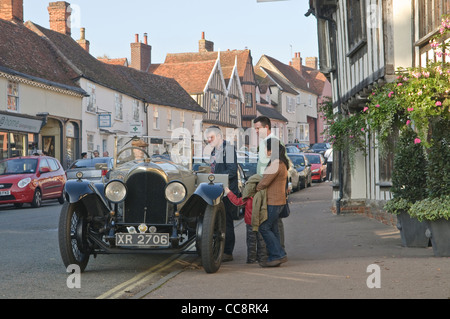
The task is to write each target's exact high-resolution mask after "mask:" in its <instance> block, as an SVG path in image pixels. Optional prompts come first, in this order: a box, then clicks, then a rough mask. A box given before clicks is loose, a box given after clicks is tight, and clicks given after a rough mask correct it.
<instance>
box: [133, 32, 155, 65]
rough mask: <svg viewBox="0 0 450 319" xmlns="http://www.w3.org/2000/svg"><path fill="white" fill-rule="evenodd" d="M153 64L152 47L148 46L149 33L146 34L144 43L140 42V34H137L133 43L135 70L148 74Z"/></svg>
mask: <svg viewBox="0 0 450 319" xmlns="http://www.w3.org/2000/svg"><path fill="white" fill-rule="evenodd" d="M151 63H152V47H151V46H150V45H148V36H147V33H144V43H142V42H139V34H136V39H135V42H134V43H131V64H130V66H131V67H132V68H133V69H136V70H139V71H145V72H147V70H148V68H149V67H150V64H151Z"/></svg>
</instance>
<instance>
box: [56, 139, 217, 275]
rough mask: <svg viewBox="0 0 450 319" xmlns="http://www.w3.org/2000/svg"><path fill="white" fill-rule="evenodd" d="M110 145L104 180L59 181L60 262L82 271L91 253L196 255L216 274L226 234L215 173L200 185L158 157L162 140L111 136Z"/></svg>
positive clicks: (190, 173)
mask: <svg viewBox="0 0 450 319" xmlns="http://www.w3.org/2000/svg"><path fill="white" fill-rule="evenodd" d="M145 139H147V142H145ZM138 140H139V141H140V142H139V141H138ZM142 141H144V143H142ZM152 142H153V143H152ZM139 143H140V144H139ZM155 143H156V144H155ZM115 144H116V145H115V151H114V163H115V165H114V167H113V169H112V170H110V171H109V172H108V174H107V179H106V181H105V182H103V183H93V182H90V181H88V180H85V179H83V176H82V173H79V175H78V176H77V179H75V180H70V181H68V182H67V183H66V186H65V198H66V202H65V204H64V205H63V208H62V210H61V216H60V220H59V232H58V238H59V246H60V252H61V257H62V260H63V262H64V264H65V266H66V267H67V266H68V265H70V264H76V265H78V266H79V267H80V269H81V271H84V270H85V268H86V266H87V264H88V261H89V257H90V256H91V255H93V256H96V255H98V254H126V253H197V254H198V255H200V256H201V261H202V266H203V267H204V269H205V271H206V272H207V273H214V272H216V271H217V270H218V269H219V268H220V264H221V259H222V254H223V248H224V240H225V210H224V205H223V202H222V195H223V184H222V183H215V182H214V178H215V177H214V175H208V176H207V177H208V179H209V181H206V182H203V183H199V182H198V180H197V174H196V173H195V172H193V171H192V170H191V169H189V168H186V167H184V166H182V165H181V164H176V163H175V162H174V161H171V160H170V159H168V158H169V157H170V156H167V155H166V156H160V155H157V154H158V153H159V154H163V152H162V151H164V149H165V148H164V144H165V142H163V141H162V139H150V138H140V139H137V138H136V137H135V138H131V139H130V138H129V137H128V138H120V137H117V138H116V142H115ZM121 145H123V146H121ZM158 148H159V149H158ZM166 153H167V152H166ZM150 154H151V155H150ZM182 162H184V163H190V161H187V160H186V161H182ZM222 177H223V176H222ZM194 247H195V249H194Z"/></svg>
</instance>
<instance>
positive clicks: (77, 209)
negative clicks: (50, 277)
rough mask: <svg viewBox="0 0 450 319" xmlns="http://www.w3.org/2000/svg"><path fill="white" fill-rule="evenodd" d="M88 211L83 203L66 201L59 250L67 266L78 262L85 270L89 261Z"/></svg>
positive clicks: (63, 209) (62, 215)
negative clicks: (86, 211) (83, 206)
mask: <svg viewBox="0 0 450 319" xmlns="http://www.w3.org/2000/svg"><path fill="white" fill-rule="evenodd" d="M87 230H88V225H87V219H86V213H85V211H84V209H83V208H82V206H81V205H77V204H70V203H68V202H66V203H64V205H63V207H62V208H61V215H60V217H59V228H58V240H59V251H60V253H61V258H62V260H63V263H64V265H65V266H66V268H67V267H68V266H69V265H72V264H76V265H78V266H79V267H80V271H81V272H83V271H84V269H86V266H87V264H88V261H89V245H88V241H87Z"/></svg>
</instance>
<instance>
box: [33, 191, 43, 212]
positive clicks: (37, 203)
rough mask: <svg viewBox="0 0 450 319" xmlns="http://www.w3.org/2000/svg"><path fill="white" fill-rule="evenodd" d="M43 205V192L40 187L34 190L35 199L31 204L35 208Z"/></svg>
mask: <svg viewBox="0 0 450 319" xmlns="http://www.w3.org/2000/svg"><path fill="white" fill-rule="evenodd" d="M41 205H42V192H41V190H40V189H39V188H36V190H35V191H34V196H33V200H32V201H31V206H32V207H34V208H38V207H41Z"/></svg>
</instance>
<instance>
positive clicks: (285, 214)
mask: <svg viewBox="0 0 450 319" xmlns="http://www.w3.org/2000/svg"><path fill="white" fill-rule="evenodd" d="M290 214H291V209H290V208H289V204H288V203H287V202H286V205H284V206H283V208H282V209H281V212H280V215H279V217H280V218H286V217H289V215H290Z"/></svg>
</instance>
